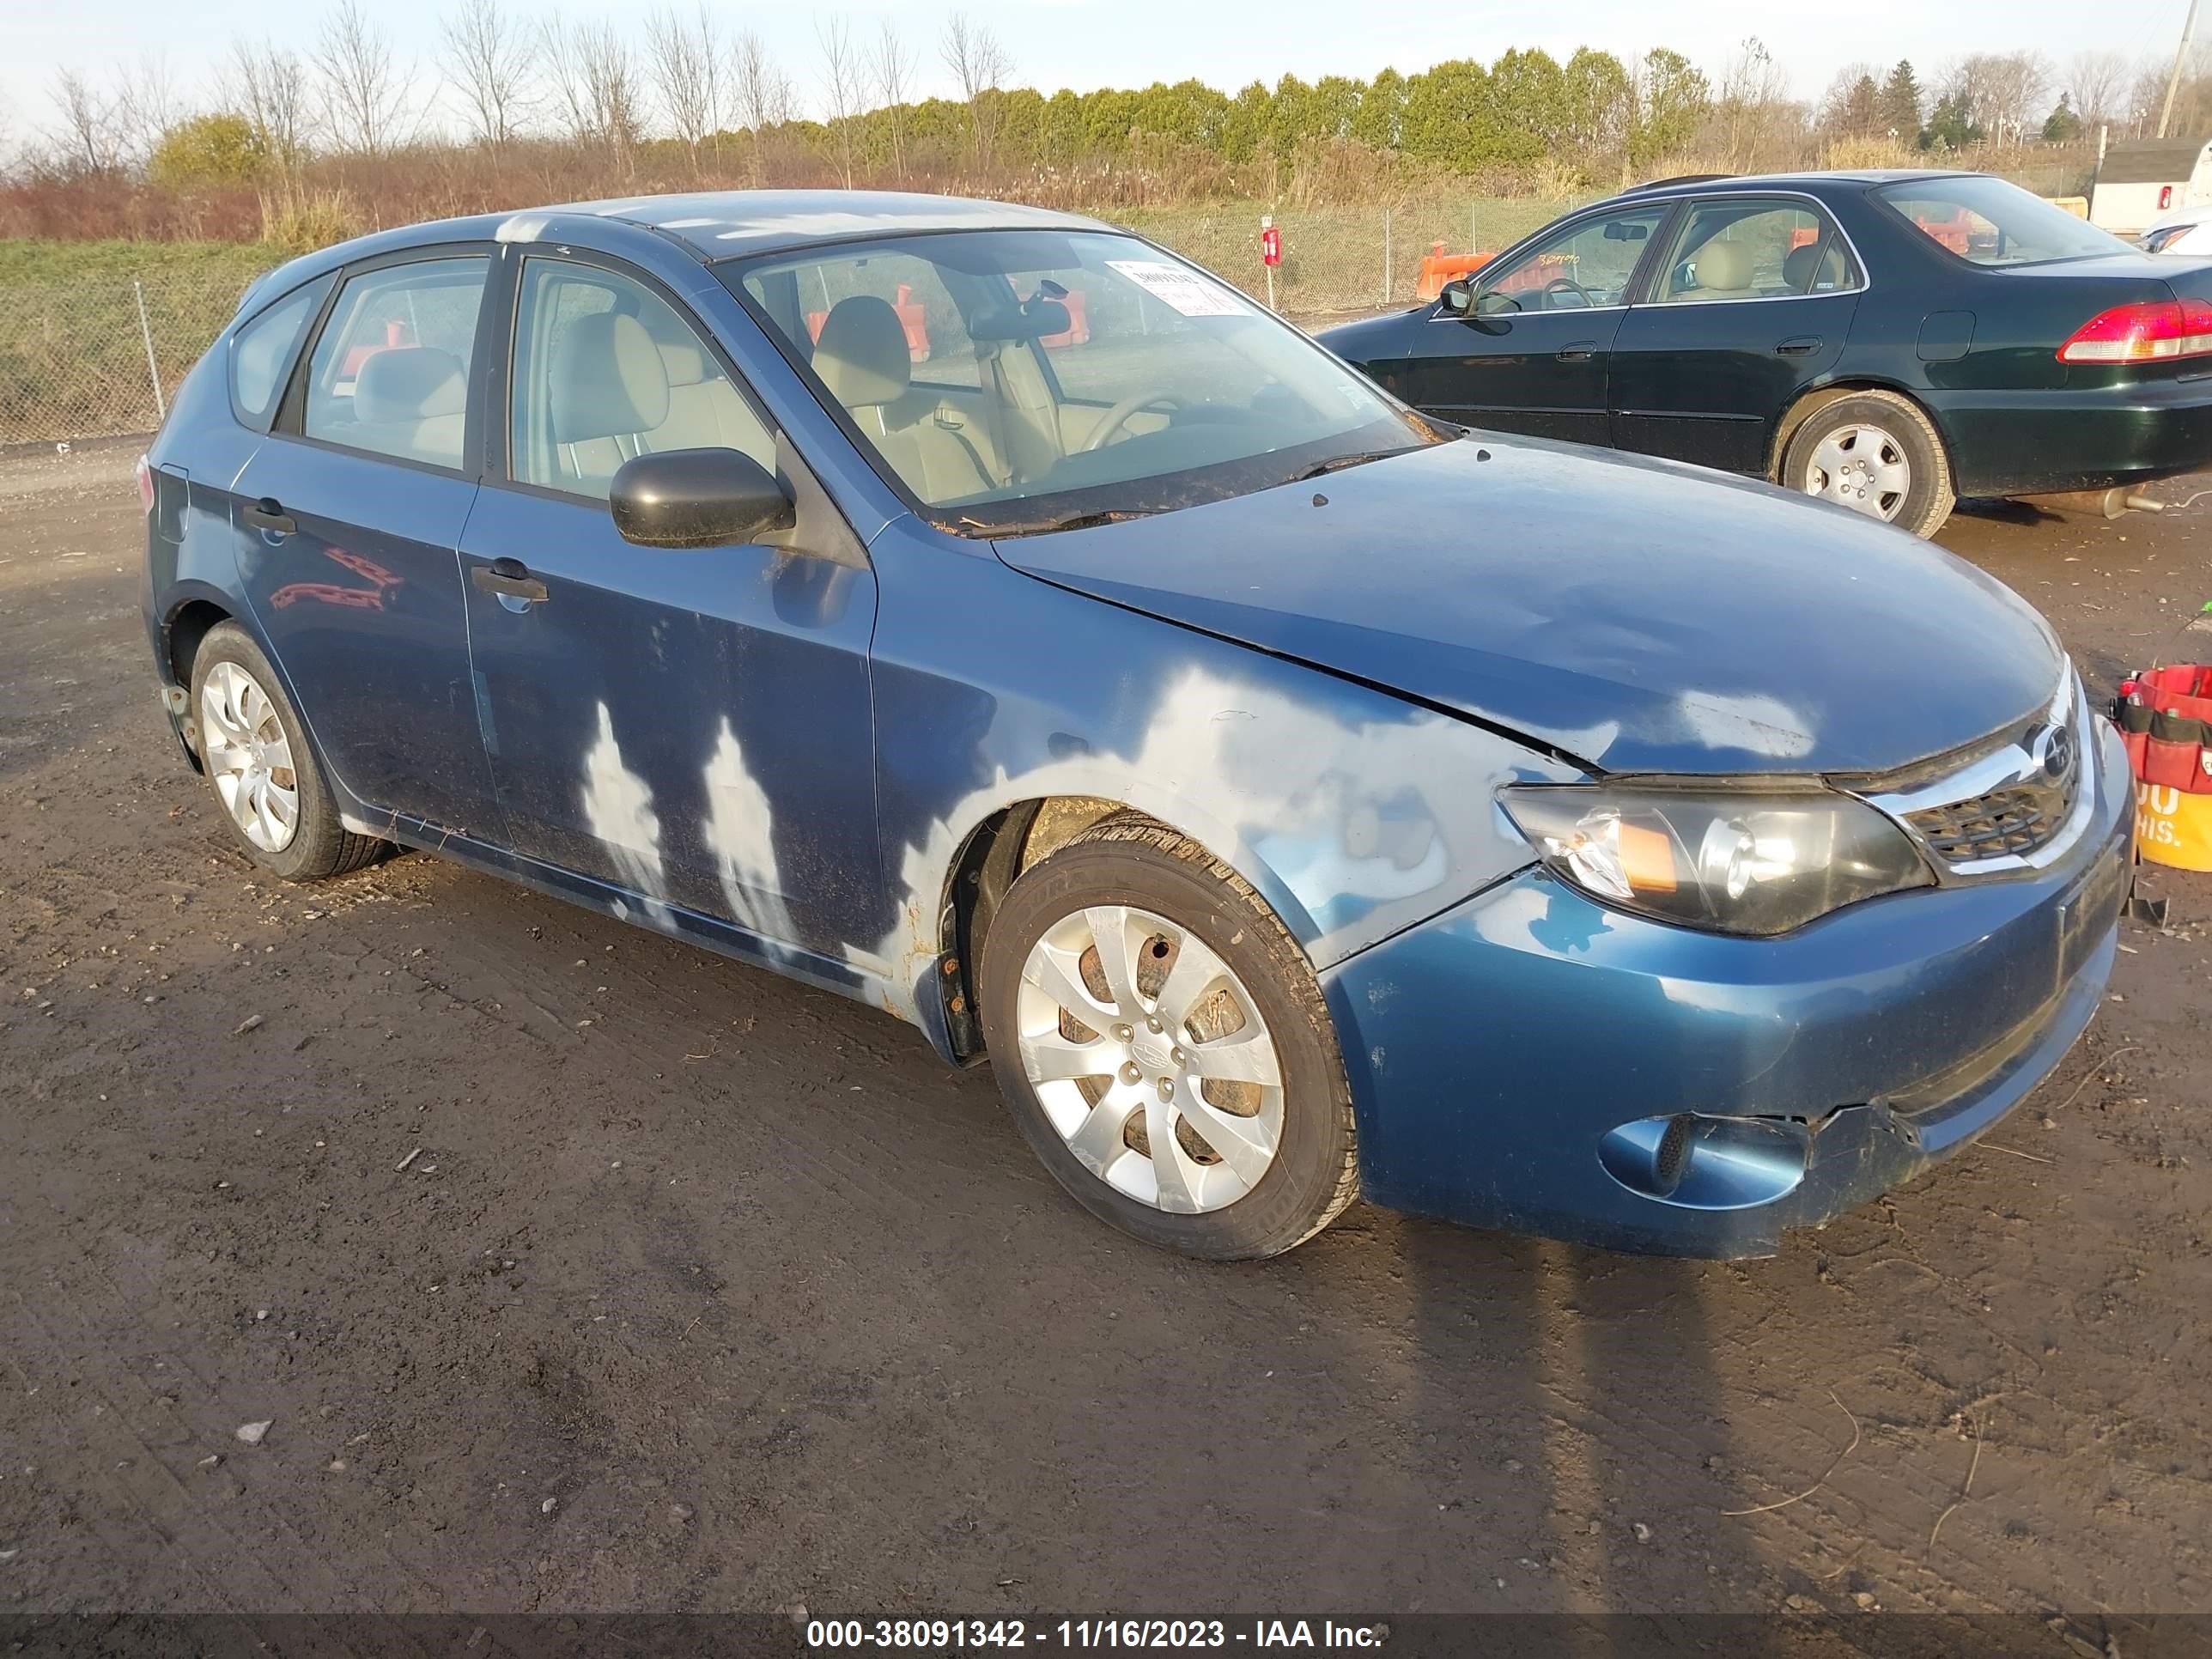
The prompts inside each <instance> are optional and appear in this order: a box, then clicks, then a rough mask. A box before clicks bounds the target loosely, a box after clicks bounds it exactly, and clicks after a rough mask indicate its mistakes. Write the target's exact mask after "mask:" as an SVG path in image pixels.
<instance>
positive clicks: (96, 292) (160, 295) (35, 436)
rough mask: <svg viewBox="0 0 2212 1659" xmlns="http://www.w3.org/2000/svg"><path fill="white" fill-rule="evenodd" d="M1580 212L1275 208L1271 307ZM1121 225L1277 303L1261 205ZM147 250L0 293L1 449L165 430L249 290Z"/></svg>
mask: <svg viewBox="0 0 2212 1659" xmlns="http://www.w3.org/2000/svg"><path fill="white" fill-rule="evenodd" d="M1573 205H1575V204H1574V203H1572V202H1569V201H1551V200H1540V199H1534V198H1525V197H1497V198H1489V199H1485V200H1480V201H1474V202H1467V201H1461V202H1458V203H1451V202H1434V203H1427V204H1414V205H1411V206H1405V207H1395V208H1389V209H1378V208H1359V207H1350V208H1304V209H1289V210H1280V211H1278V212H1276V213H1274V215H1273V219H1274V223H1275V226H1276V228H1278V229H1279V231H1280V232H1281V233H1282V243H1283V261H1282V264H1280V265H1279V266H1277V267H1276V268H1275V271H1274V287H1273V301H1274V305H1275V308H1276V309H1277V310H1279V311H1280V312H1281V313H1283V314H1284V315H1285V316H1286V317H1289V318H1291V319H1293V320H1294V321H1297V322H1299V323H1301V324H1304V325H1307V326H1309V327H1320V326H1322V325H1326V324H1328V323H1329V322H1332V321H1334V320H1338V319H1342V318H1344V317H1348V316H1358V315H1361V314H1363V313H1367V312H1371V311H1376V310H1379V309H1382V308H1383V307H1388V306H1391V305H1410V304H1411V303H1413V297H1414V293H1415V290H1416V289H1417V287H1418V286H1419V282H1420V267H1421V259H1422V257H1423V256H1424V255H1425V254H1426V253H1428V252H1430V251H1431V248H1432V247H1434V246H1436V245H1437V244H1442V245H1443V247H1444V248H1446V249H1448V250H1449V251H1451V252H1472V251H1474V250H1478V249H1488V250H1492V251H1495V250H1497V249H1498V248H1502V247H1504V246H1506V244H1508V243H1509V242H1512V241H1516V240H1518V239H1519V238H1521V237H1522V236H1524V235H1526V234H1528V232H1530V231H1532V230H1534V229H1535V228H1538V227H1539V226H1541V225H1542V224H1544V223H1546V222H1547V221H1549V220H1551V219H1553V218H1555V217H1557V216H1559V214H1561V213H1563V212H1565V210H1567V209H1568V208H1570V207H1571V206H1573ZM1115 217H1116V218H1117V219H1119V220H1120V221H1121V222H1123V223H1126V224H1127V225H1128V227H1129V228H1131V229H1133V230H1135V231H1138V232H1139V233H1141V234H1144V235H1146V236H1149V237H1151V238H1152V240H1155V241H1157V242H1159V243H1161V244H1162V245H1163V246H1167V247H1170V248H1172V249H1174V250H1175V251H1176V252H1178V253H1180V254H1182V255H1183V256H1184V257H1185V258H1189V259H1192V260H1194V261H1196V262H1197V263H1198V264H1201V265H1204V266H1206V268H1207V269H1208V270H1212V271H1214V272H1215V273H1216V274H1217V275H1218V276H1223V277H1225V278H1226V279H1227V280H1228V281H1230V282H1231V283H1236V284H1237V287H1239V288H1241V289H1243V290H1244V292H1246V293H1247V294H1249V295H1252V296H1253V297H1254V298H1255V299H1258V300H1261V301H1265V300H1267V298H1268V297H1269V289H1268V281H1267V268H1266V267H1265V266H1264V265H1262V264H1261V259H1260V210H1259V208H1258V207H1257V206H1256V205H1240V206H1237V207H1194V208H1167V209H1154V210H1139V211H1125V212H1123V213H1121V214H1118V215H1115ZM147 252H148V263H147V264H146V266H145V267H144V268H143V270H141V271H139V272H138V273H137V274H135V275H131V276H118V275H115V274H112V272H104V273H102V274H101V275H100V276H96V277H95V276H88V277H87V278H86V279H85V280H83V281H82V282H36V283H0V446H3V445H9V444H23V443H55V442H63V441H70V440H73V439H79V438H97V437H111V436H118V435H125V434H135V433H143V432H151V431H152V430H153V429H154V428H155V427H156V426H158V425H159V424H160V423H161V417H162V416H163V414H164V413H166V412H167V404H168V399H169V398H170V397H171V395H172V394H173V392H175V390H176V386H177V383H178V382H179V380H182V379H183V378H184V376H185V373H186V371H188V370H189V369H190V368H191V366H192V365H193V364H194V363H195V362H197V361H198V360H199V357H200V354H201V353H203V352H204V351H205V350H206V349H207V348H208V346H209V344H210V343H211V342H212V341H213V340H214V339H215V337H216V335H217V334H219V333H220V332H221V331H222V326H223V325H224V324H225V323H227V322H228V320H229V319H230V316H231V313H232V312H233V311H234V309H236V307H237V304H238V300H239V295H240V293H241V292H243V290H244V287H245V281H244V279H243V278H241V277H240V276H239V275H238V273H237V270H235V269H234V268H229V269H225V270H222V271H200V270H192V271H179V270H163V269H162V268H161V264H160V259H159V254H160V249H159V246H158V245H157V244H149V245H148V249H147Z"/></svg>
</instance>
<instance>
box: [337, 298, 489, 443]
mask: <svg viewBox="0 0 2212 1659" xmlns="http://www.w3.org/2000/svg"><path fill="white" fill-rule="evenodd" d="M489 270H490V262H489V260H487V259H484V258H460V259H426V260H423V261H422V262H421V263H420V264H405V265H386V266H382V267H380V268H379V269H378V270H368V271H363V272H362V274H361V275H359V276H354V277H351V278H349V280H348V281H347V283H346V285H345V286H344V287H343V289H340V290H339V291H338V297H337V304H336V305H335V306H334V307H332V308H331V319H330V321H329V323H328V324H326V325H325V326H324V329H323V332H322V336H321V337H320V338H319V339H318V340H317V341H316V342H315V349H314V353H313V356H311V357H310V358H309V359H308V362H307V410H306V413H305V415H304V416H303V417H302V422H301V430H302V431H303V432H305V434H306V435H307V436H308V437H310V438H319V439H322V440H323V441H325V442H329V443H334V444H343V446H345V447H347V448H349V449H365V450H368V451H369V452H370V453H374V454H379V455H390V456H393V457H396V458H398V459H402V460H410V461H422V462H425V463H427V464H428V465H433V466H443V467H451V468H453V469H454V470H456V471H459V469H460V467H461V465H462V455H463V447H464V443H465V436H466V427H467V421H468V404H469V366H470V364H471V362H473V361H474V360H475V356H476V338H477V311H478V310H479V309H480V308H481V307H482V304H483V288H484V279H485V276H486V274H487V273H488V272H489Z"/></svg>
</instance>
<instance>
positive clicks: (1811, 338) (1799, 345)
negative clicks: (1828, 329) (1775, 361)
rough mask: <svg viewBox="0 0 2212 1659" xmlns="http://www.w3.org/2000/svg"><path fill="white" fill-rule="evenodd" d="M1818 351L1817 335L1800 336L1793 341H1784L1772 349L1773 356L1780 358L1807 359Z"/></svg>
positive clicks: (1818, 340)
mask: <svg viewBox="0 0 2212 1659" xmlns="http://www.w3.org/2000/svg"><path fill="white" fill-rule="evenodd" d="M1819 349H1820V336H1819V335H1817V334H1800V335H1799V336H1797V337H1796V339H1794V340H1784V342H1783V343H1781V344H1780V345H1778V346H1777V347H1775V348H1774V351H1775V355H1776V356H1780V357H1809V356H1812V355H1813V354H1814V352H1816V351H1818V350H1819Z"/></svg>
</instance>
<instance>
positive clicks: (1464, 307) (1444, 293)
mask: <svg viewBox="0 0 2212 1659" xmlns="http://www.w3.org/2000/svg"><path fill="white" fill-rule="evenodd" d="M1437 299H1439V300H1441V301H1443V307H1444V309H1445V310H1446V311H1449V313H1451V314H1452V315H1453V316H1455V317H1471V316H1473V315H1474V283H1470V282H1469V281H1468V279H1467V278H1466V277H1464V276H1455V277H1453V278H1452V279H1451V281H1449V283H1445V284H1444V285H1443V289H1441V290H1439V291H1438V293H1437Z"/></svg>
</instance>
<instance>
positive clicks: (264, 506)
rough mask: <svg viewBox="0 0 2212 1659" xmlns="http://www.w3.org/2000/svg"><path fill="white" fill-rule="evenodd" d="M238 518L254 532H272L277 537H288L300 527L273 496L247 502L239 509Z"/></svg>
mask: <svg viewBox="0 0 2212 1659" xmlns="http://www.w3.org/2000/svg"><path fill="white" fill-rule="evenodd" d="M238 516H239V517H240V518H241V519H244V520H246V523H248V524H250V525H252V526H253V527H254V528H255V529H256V530H267V531H272V532H275V533H276V534H277V535H279V536H289V535H290V534H291V533H292V532H294V531H295V530H297V529H298V528H299V527H300V526H298V525H296V524H295V523H293V521H292V515H291V514H290V513H287V512H285V510H284V504H283V502H282V501H278V500H277V499H276V497H275V496H274V495H264V496H263V497H262V498H261V499H260V500H259V501H249V502H248V503H247V504H246V506H244V507H240V509H239V514H238Z"/></svg>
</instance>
